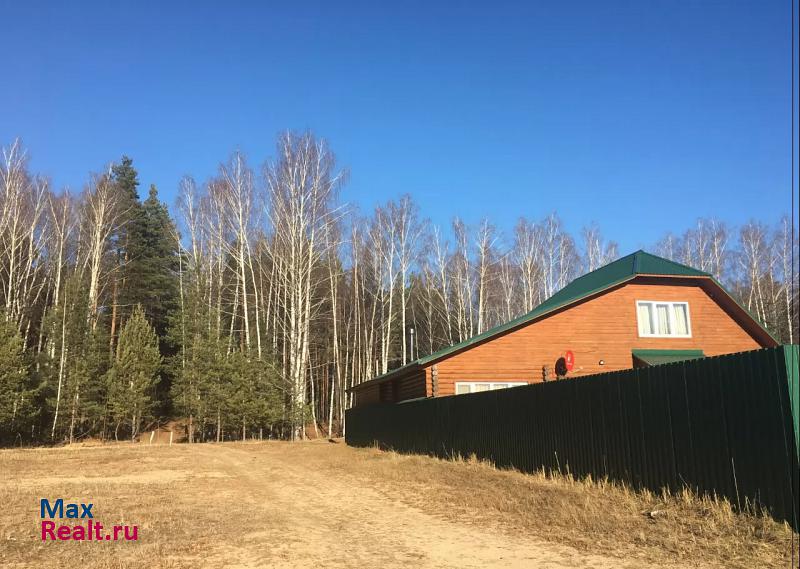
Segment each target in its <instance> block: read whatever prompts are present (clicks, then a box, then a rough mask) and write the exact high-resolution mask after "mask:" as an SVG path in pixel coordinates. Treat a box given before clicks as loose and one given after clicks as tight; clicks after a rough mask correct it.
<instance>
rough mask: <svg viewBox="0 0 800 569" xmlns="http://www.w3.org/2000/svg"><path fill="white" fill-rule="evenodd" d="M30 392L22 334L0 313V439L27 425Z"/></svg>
mask: <svg viewBox="0 0 800 569" xmlns="http://www.w3.org/2000/svg"><path fill="white" fill-rule="evenodd" d="M34 395H35V392H34V390H33V389H32V388H31V386H30V377H29V375H28V368H27V365H26V362H25V354H24V353H23V341H22V336H21V335H20V333H19V331H18V330H17V327H16V326H15V325H14V323H13V322H10V321H8V320H6V318H5V317H4V316H3V315H2V314H0V441H11V440H12V439H13V438H14V437H15V436H16V435H18V434H20V432H21V431H22V429H23V428H25V427H26V426H28V425H29V423H30V419H31V417H32V414H33V408H32V405H31V403H32V400H33V397H34Z"/></svg>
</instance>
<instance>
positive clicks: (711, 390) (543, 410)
mask: <svg viewBox="0 0 800 569" xmlns="http://www.w3.org/2000/svg"><path fill="white" fill-rule="evenodd" d="M797 362H798V347H797V346H782V347H779V348H769V349H764V350H756V351H752V352H743V353H739V354H731V355H727V356H717V357H711V358H702V359H697V360H690V361H685V362H679V363H671V364H664V365H658V366H653V367H648V368H642V369H633V370H626V371H618V372H612V373H605V374H599V375H593V376H586V377H580V378H576V379H569V380H562V381H554V382H549V383H543V384H536V385H529V386H524V387H516V388H510V389H503V390H498V391H489V392H484V393H475V394H472V395H458V396H453V397H439V398H434V399H427V400H423V401H411V402H407V403H398V404H380V405H372V406H366V407H357V408H355V409H350V410H349V411H347V443H348V444H350V445H355V446H367V445H372V444H375V443H378V444H380V445H381V446H383V447H388V448H392V449H395V450H398V451H401V452H416V453H425V454H433V455H437V456H442V457H449V456H454V455H461V456H468V455H470V454H472V453H475V454H476V455H477V456H478V457H479V458H482V459H488V460H490V461H492V462H494V463H495V464H497V465H498V466H500V467H513V468H517V469H519V470H522V471H527V472H532V471H535V470H539V469H541V468H543V467H544V468H545V469H548V470H551V471H556V470H557V471H561V472H570V473H572V474H573V475H575V476H578V477H582V476H586V475H592V476H593V477H603V476H608V477H609V478H610V479H612V480H618V481H623V482H627V483H629V484H631V485H633V486H634V487H639V488H650V489H653V490H659V489H661V488H669V489H670V490H672V491H677V490H679V489H681V488H683V487H684V486H688V487H690V488H692V489H693V490H695V491H697V492H700V493H709V494H711V493H716V494H717V495H719V496H724V497H727V498H728V499H729V500H731V502H732V503H734V504H744V502H745V500H749V501H757V502H758V503H759V504H761V505H763V506H765V507H767V508H768V509H769V510H770V511H771V512H772V513H773V515H774V516H776V517H777V518H779V519H783V520H787V521H789V522H790V523H791V524H792V525H793V527H794V528H797V527H798V523H797V520H798V511H797V501H798V497H800V494H798V490H797V488H798V460H800V447H799V446H798V437H799V436H800V435H798V404H800V396H798V376H799V375H800V374H798V363H797Z"/></svg>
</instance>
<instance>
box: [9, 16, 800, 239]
mask: <svg viewBox="0 0 800 569" xmlns="http://www.w3.org/2000/svg"><path fill="white" fill-rule="evenodd" d="M790 1H791V0H785V1H777V0H775V1H772V0H770V1H766V2H765V1H754V2H740V1H735V2H705V1H697V2H672V1H665V2H642V1H636V0H634V1H631V2H621V3H614V2H596V1H593V2H586V3H573V2H555V1H554V2H532V1H531V2H528V1H526V2H516V3H514V2H500V1H496V0H494V1H492V2H485V3H483V4H479V3H477V2H463V3H461V2H458V3H457V2H446V3H445V2H442V3H434V2H425V1H423V2H394V3H389V2H368V1H365V2H358V3H351V2H340V1H331V0H326V1H321V2H312V1H304V2H302V3H301V2H255V1H254V2H221V1H218V2H213V3H212V2H199V1H198V2H144V1H139V2H112V1H106V2H70V3H67V2H32V1H27V0H26V1H20V0H0V14H2V18H3V20H4V24H3V26H2V27H3V36H4V38H3V45H4V54H5V55H4V57H3V61H2V65H1V66H0V69H1V70H2V71H0V77H2V79H0V85H2V86H1V87H0V143H2V144H8V143H9V142H10V141H11V140H12V139H13V138H14V137H16V136H20V137H22V139H23V141H24V143H25V144H26V146H27V147H28V149H29V152H30V155H31V166H32V168H33V169H34V170H35V171H37V172H41V173H43V174H45V175H47V176H49V177H51V179H52V180H53V182H54V184H55V185H56V186H57V187H61V186H65V185H66V186H70V187H71V188H73V189H76V190H77V189H80V188H81V187H82V186H83V184H84V183H85V181H86V180H87V178H88V173H89V172H90V171H98V170H101V169H102V168H103V166H104V164H107V163H108V162H110V161H112V160H116V159H118V158H119V157H120V156H121V155H122V154H128V155H130V156H131V157H132V158H133V159H134V164H135V166H136V167H137V168H138V170H139V172H140V179H141V181H142V183H143V185H144V186H145V188H146V184H149V183H151V182H152V183H155V184H156V185H157V186H158V187H159V189H160V192H161V194H162V199H163V200H164V201H167V202H168V203H169V204H170V205H172V203H173V202H174V197H175V190H176V186H177V183H178V180H179V179H180V177H181V176H182V175H184V174H192V175H194V176H195V178H196V179H197V180H198V181H203V180H205V179H206V178H208V176H210V175H211V174H213V173H214V171H215V169H216V167H217V165H218V164H219V162H220V161H223V160H225V159H226V158H227V157H228V156H229V155H230V153H231V152H232V151H233V150H234V149H237V148H239V149H241V150H242V151H244V152H245V154H246V155H247V156H248V157H249V159H250V161H251V163H252V165H254V166H260V164H261V163H262V162H263V160H264V159H265V158H266V157H267V156H269V155H271V154H272V153H273V148H274V140H275V135H276V133H277V132H278V131H280V130H283V129H286V128H290V129H299V130H303V129H306V128H310V129H312V130H313V131H314V132H315V133H317V134H318V135H320V136H323V137H325V138H327V139H328V140H329V141H330V144H331V146H332V148H333V149H334V151H335V152H336V154H337V156H338V159H339V162H340V164H341V165H342V166H346V167H347V168H349V170H350V171H351V177H350V181H349V183H348V185H347V186H346V187H345V189H344V191H343V194H342V197H343V199H344V200H345V201H348V202H352V203H355V204H358V205H359V206H360V207H361V208H362V209H363V210H365V211H366V210H369V209H371V208H372V206H373V205H374V204H375V203H376V202H378V201H384V200H386V199H388V198H391V197H396V196H399V195H400V194H401V193H404V192H409V193H411V194H412V195H413V196H414V197H415V198H416V199H417V201H418V202H419V203H420V205H421V207H422V210H423V213H424V214H425V215H426V216H428V217H430V218H431V219H432V220H433V221H435V222H437V223H443V224H447V223H448V222H449V220H450V218H451V217H452V216H454V215H459V216H462V217H463V218H465V219H466V220H467V221H468V222H476V221H478V220H479V219H480V218H481V217H482V216H488V217H489V218H490V219H491V220H493V221H495V222H496V223H497V224H498V225H499V226H500V227H501V228H509V227H511V226H512V225H513V223H514V221H515V220H516V218H517V217H518V216H520V215H525V216H529V217H532V218H536V219H538V218H540V217H543V216H544V215H546V214H547V213H548V212H550V211H552V210H557V211H558V212H559V214H560V215H561V216H562V217H563V218H564V220H565V221H566V223H567V227H568V228H569V229H570V230H573V231H578V230H579V229H580V227H581V226H582V225H583V224H586V223H589V222H590V221H592V220H596V221H597V222H598V223H599V224H600V226H601V228H602V229H603V231H604V232H605V233H606V235H607V236H609V237H612V238H614V239H616V240H618V241H619V242H620V244H621V252H622V253H626V252H628V251H629V250H632V249H634V248H636V247H638V246H641V245H647V244H650V243H652V242H654V241H655V240H656V239H657V238H658V237H660V236H661V235H662V234H663V233H664V232H665V231H667V230H672V231H675V232H679V231H683V230H684V229H686V228H687V227H688V226H690V225H691V224H692V223H693V222H694V220H695V219H696V218H697V217H698V216H712V215H715V216H718V217H720V218H723V219H725V220H728V221H729V222H731V223H741V222H743V221H746V220H747V219H749V218H750V217H755V218H759V219H763V220H764V221H770V222H771V221H773V220H775V219H777V218H778V217H779V216H780V215H781V214H783V213H786V212H788V211H789V196H790V190H789V188H790V183H791V182H790V161H791V157H790V146H789V143H790V136H791V134H790V132H791V129H790V109H791V93H790V67H791V64H790V45H791V39H790V38H791V32H790V19H791V18H790V9H791V4H790ZM459 4H460V5H459ZM142 193H143V194H145V195H146V189H145V190H144V191H143V192H142Z"/></svg>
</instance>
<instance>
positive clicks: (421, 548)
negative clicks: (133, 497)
mask: <svg viewBox="0 0 800 569" xmlns="http://www.w3.org/2000/svg"><path fill="white" fill-rule="evenodd" d="M219 450H220V449H219V448H216V449H214V451H213V453H214V454H213V455H211V454H210V455H209V458H210V459H211V460H220V459H222V460H221V461H220V463H221V467H223V468H224V469H225V471H226V474H228V475H229V476H231V477H233V478H238V479H239V480H238V481H237V482H236V483H237V484H243V485H245V486H246V487H247V488H248V489H249V490H248V491H249V494H250V496H251V498H252V499H253V501H254V504H253V511H254V514H253V517H252V519H251V520H250V521H248V524H247V528H246V531H245V532H244V533H243V536H242V537H243V540H242V544H241V545H238V546H230V547H227V548H225V550H224V551H221V552H219V553H218V554H217V555H215V556H213V557H211V558H208V559H207V560H208V561H210V562H211V563H210V564H217V563H221V564H224V565H225V566H228V567H237V566H238V567H263V566H269V567H275V568H276V569H295V568H301V567H302V568H305V567H312V566H316V567H326V568H334V569H336V568H361V567H381V568H382V569H393V568H399V567H418V568H422V569H439V568H459V569H470V568H475V569H478V568H497V569H518V568H531V567H536V568H541V569H562V568H567V567H576V568H585V569H607V568H611V567H615V568H616V567H623V568H626V567H627V568H633V567H643V565H642V564H641V563H636V562H633V561H623V560H620V559H616V558H610V557H605V556H599V555H592V554H587V553H584V552H580V551H578V550H575V549H573V548H569V547H566V546H558V545H555V544H552V543H548V542H544V541H541V540H536V539H533V538H531V537H530V536H524V535H519V536H513V535H508V534H506V533H503V532H501V531H499V530H497V529H494V528H487V527H476V526H473V525H470V524H469V523H463V522H457V521H450V520H445V519H441V518H438V517H436V516H433V515H431V514H429V513H426V512H424V511H422V510H420V509H418V508H415V507H413V506H410V505H408V504H404V503H403V502H401V501H399V500H397V499H393V498H391V497H390V496H388V495H386V494H383V493H381V492H380V491H378V490H375V489H373V488H370V487H363V486H356V485H354V484H353V483H352V481H348V480H347V479H344V478H339V477H331V476H323V475H322V474H320V473H317V472H315V471H314V470H312V469H311V468H309V467H308V466H305V465H304V464H303V463H302V462H300V461H297V460H291V457H287V456H285V455H283V454H281V453H280V452H276V451H275V450H273V449H270V448H269V447H264V446H261V447H251V448H248V447H247V446H237V447H227V448H226V452H225V455H224V458H223V457H220V455H219ZM295 458H296V457H295ZM348 482H350V483H348ZM276 521H280V523H279V524H277V525H280V530H279V531H278V530H276V524H275V522H276Z"/></svg>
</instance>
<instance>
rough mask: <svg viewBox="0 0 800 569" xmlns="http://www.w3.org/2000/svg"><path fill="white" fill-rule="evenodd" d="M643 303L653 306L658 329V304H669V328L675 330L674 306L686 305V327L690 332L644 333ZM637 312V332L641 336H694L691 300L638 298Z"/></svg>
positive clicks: (636, 303)
mask: <svg viewBox="0 0 800 569" xmlns="http://www.w3.org/2000/svg"><path fill="white" fill-rule="evenodd" d="M643 304H649V305H651V306H652V307H653V313H652V314H653V323H654V324H655V326H654V329H655V330H658V324H659V320H658V311H657V310H656V306H658V305H659V304H666V305H668V306H669V310H667V314H668V315H669V329H670V330H675V310H674V307H675V306H676V305H682V306H685V307H686V329H687V330H688V331H689V333H688V334H674V333H673V334H659V333H658V332H654V333H652V334H642V327H641V325H640V322H639V307H640V306H641V305H643ZM635 313H636V332H637V333H638V334H639V337H640V338H691V337H692V315H691V311H690V310H689V301H687V300H637V301H636V302H635Z"/></svg>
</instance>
